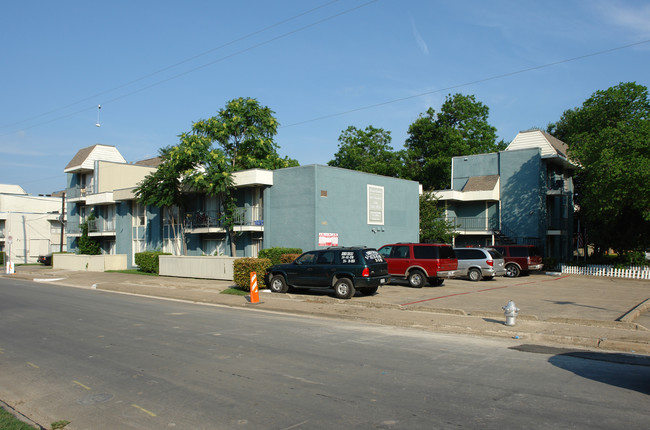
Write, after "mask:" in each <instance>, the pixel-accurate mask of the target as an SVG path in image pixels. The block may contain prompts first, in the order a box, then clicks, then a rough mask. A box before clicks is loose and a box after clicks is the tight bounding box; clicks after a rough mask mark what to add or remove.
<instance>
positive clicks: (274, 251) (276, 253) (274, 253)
mask: <svg viewBox="0 0 650 430" xmlns="http://www.w3.org/2000/svg"><path fill="white" fill-rule="evenodd" d="M283 254H302V249H300V248H280V247H276V248H268V249H263V250H261V251H260V252H259V254H258V257H259V258H268V259H270V260H271V265H274V264H281V263H283V261H282V255H283ZM291 261H293V260H291Z"/></svg>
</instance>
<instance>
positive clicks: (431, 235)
mask: <svg viewBox="0 0 650 430" xmlns="http://www.w3.org/2000/svg"><path fill="white" fill-rule="evenodd" d="M454 236H455V234H454V225H453V223H451V222H449V221H447V220H445V211H444V209H443V208H442V207H441V206H440V205H439V204H438V199H437V198H436V197H435V196H434V195H433V194H432V193H430V192H425V193H422V194H421V195H420V242H421V243H451V242H452V240H453V238H454Z"/></svg>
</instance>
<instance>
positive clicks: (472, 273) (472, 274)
mask: <svg viewBox="0 0 650 430" xmlns="http://www.w3.org/2000/svg"><path fill="white" fill-rule="evenodd" d="M467 276H468V277H469V280H470V281H474V282H478V281H480V280H481V278H482V277H483V274H482V273H481V271H480V270H479V269H469V271H468V272H467Z"/></svg>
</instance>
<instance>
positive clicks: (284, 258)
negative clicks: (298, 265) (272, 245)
mask: <svg viewBox="0 0 650 430" xmlns="http://www.w3.org/2000/svg"><path fill="white" fill-rule="evenodd" d="M298 257H300V254H282V255H281V256H280V263H281V264H288V263H293V260H295V259H296V258H298Z"/></svg>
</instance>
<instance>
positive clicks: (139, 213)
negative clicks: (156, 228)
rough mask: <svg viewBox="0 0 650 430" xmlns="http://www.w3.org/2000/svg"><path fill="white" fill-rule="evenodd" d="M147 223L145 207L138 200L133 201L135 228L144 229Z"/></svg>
mask: <svg viewBox="0 0 650 430" xmlns="http://www.w3.org/2000/svg"><path fill="white" fill-rule="evenodd" d="M146 222H147V218H146V217H145V212H144V206H143V205H141V204H140V203H138V201H137V200H134V201H133V226H134V227H144V225H145V224H146Z"/></svg>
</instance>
